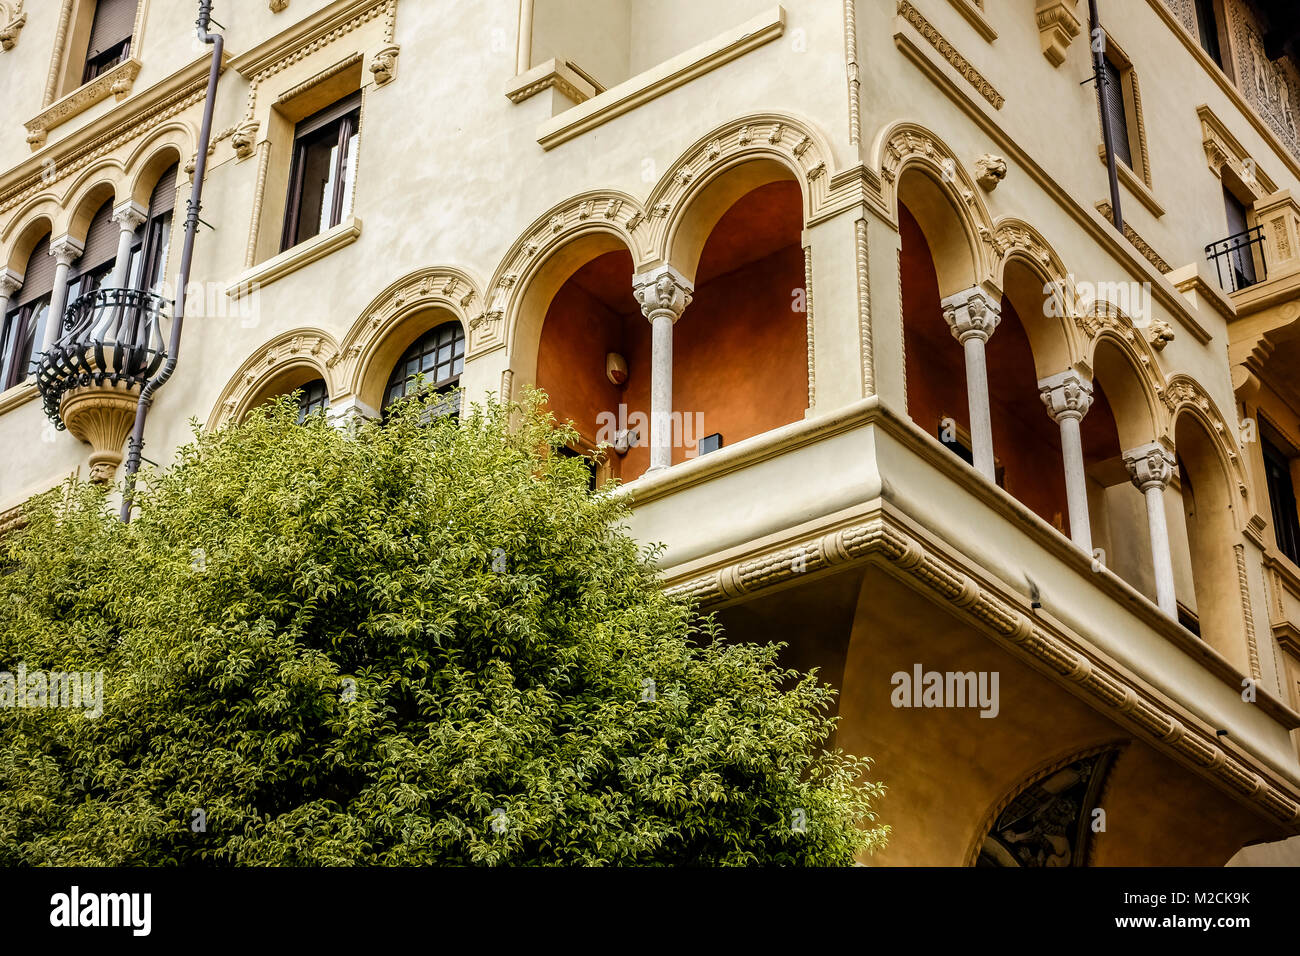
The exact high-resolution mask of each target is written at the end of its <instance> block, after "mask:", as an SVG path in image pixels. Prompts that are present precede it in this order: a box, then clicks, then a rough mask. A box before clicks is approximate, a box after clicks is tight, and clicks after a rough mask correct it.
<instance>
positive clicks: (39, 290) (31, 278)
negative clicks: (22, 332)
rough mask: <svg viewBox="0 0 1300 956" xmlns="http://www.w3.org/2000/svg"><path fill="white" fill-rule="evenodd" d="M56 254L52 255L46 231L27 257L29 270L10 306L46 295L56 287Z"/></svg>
mask: <svg viewBox="0 0 1300 956" xmlns="http://www.w3.org/2000/svg"><path fill="white" fill-rule="evenodd" d="M55 265H57V263H55V261H54V256H52V255H50V236H49V234H48V233H46V234H45V235H44V236H42V237H41V238H40V240H38V241H37V243H36V246H35V248H33V249H32V254H31V255H30V256H28V257H27V270H26V271H25V272H24V273H23V287H22V288H21V289H19V290H18V293H17V295H15V296H14V298H13V300H12V301H11V302H10V303H9V306H10V308H13V307H15V306H19V305H26V304H27V303H28V302H32V301H35V300H36V299H39V298H40V297H41V296H43V295H46V294H47V293H49V292H50V291H51V290H52V289H53V288H54V267H55Z"/></svg>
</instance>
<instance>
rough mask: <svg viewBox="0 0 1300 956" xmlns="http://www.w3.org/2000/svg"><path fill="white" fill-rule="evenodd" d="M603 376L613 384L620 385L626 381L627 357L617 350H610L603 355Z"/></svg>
mask: <svg viewBox="0 0 1300 956" xmlns="http://www.w3.org/2000/svg"><path fill="white" fill-rule="evenodd" d="M605 377H606V378H608V379H609V380H610V381H611V382H613V383H614V384H615V385H622V384H623V383H624V382H626V381H627V359H625V358H623V356H621V355H619V354H618V353H617V352H610V353H609V354H608V355H606V356H605Z"/></svg>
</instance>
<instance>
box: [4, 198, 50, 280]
mask: <svg viewBox="0 0 1300 956" xmlns="http://www.w3.org/2000/svg"><path fill="white" fill-rule="evenodd" d="M53 212H54V210H44V211H42V212H40V213H39V214H37V215H35V216H32V217H30V218H28V219H26V221H25V222H23V225H22V226H21V227H17V228H16V231H15V232H14V233H13V235H12V237H10V236H6V237H5V243H6V247H7V252H6V255H5V259H4V264H5V266H6V267H7V268H8V269H10V270H11V271H13V272H15V273H19V274H25V273H26V270H27V263H28V260H30V259H31V257H32V253H33V252H34V251H35V250H36V244H37V243H38V242H40V241H41V240H42V239H45V240H46V241H47V242H48V241H49V239H50V237H51V234H52V233H53V231H54V216H53Z"/></svg>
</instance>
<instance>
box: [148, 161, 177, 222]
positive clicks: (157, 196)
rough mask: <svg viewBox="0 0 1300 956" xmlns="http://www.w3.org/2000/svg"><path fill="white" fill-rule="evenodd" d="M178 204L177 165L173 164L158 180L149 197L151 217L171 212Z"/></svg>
mask: <svg viewBox="0 0 1300 956" xmlns="http://www.w3.org/2000/svg"><path fill="white" fill-rule="evenodd" d="M175 206H176V167H175V166H171V167H169V168H168V169H167V171H166V172H164V173H163V174H162V176H161V177H160V178H159V180H158V184H157V185H156V186H154V188H153V195H152V196H150V197H149V218H150V219H153V218H154V217H156V216H161V215H162V214H163V213H165V212H171V211H172V209H173V208H175Z"/></svg>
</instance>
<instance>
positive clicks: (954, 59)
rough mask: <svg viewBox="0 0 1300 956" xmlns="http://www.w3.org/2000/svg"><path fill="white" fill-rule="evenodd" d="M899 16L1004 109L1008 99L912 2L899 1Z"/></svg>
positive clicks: (978, 88)
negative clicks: (1003, 106) (1003, 105)
mask: <svg viewBox="0 0 1300 956" xmlns="http://www.w3.org/2000/svg"><path fill="white" fill-rule="evenodd" d="M898 15H899V16H900V17H902V18H903V19H904V20H906V21H907V22H908V23H910V24H911V25H912V26H913V27H915V28H916V32H917V33H919V34H921V36H922V37H924V38H925V41H926V42H927V43H929V44H930V46H932V47H934V48H935V49H936V50H937V51H938V52H939V55H940V56H942V57H943V58H944V59H945V60H947V61H948V63H949V64H951V66H952V68H953V69H955V70H956V71H957V72H958V73H960V74H961V75H962V77H963V78H964V79H965V80H966V82H967V83H969V84H970V85H971V86H973V87H975V90H976V91H977V92H978V93H979V94H980V96H982V97H984V99H986V100H988V101H989V103H990V104H992V106H993V108H994V109H995V110H1000V109H1002V104H1003V103H1005V102H1006V97H1004V96H1003V95H1002V94H1001V93H999V92H998V91H997V90H996V89H994V87H993V84H992V83H990V82H989V81H988V80H986V79H985V78H984V74H982V73H981V72H980V71H979V70H977V69H975V67H973V66H972V65H971V63H970V61H969V60H967V59H966V58H965V57H964V56H962V55H961V54H960V53H958V52H957V50H956V48H955V47H954V46H953V45H952V44H951V43H949V42H948V40H947V39H946V38H945V37H944V35H943V34H942V33H940V32H939V31H938V30H937V29H936V28H935V27H934V25H933V24H932V23H930V21H929V20H927V19H926V18H925V17H924V16H922V15H921V12H920V11H919V10H917V9H916V7H914V6H912V4H911V2H910V0H898Z"/></svg>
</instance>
